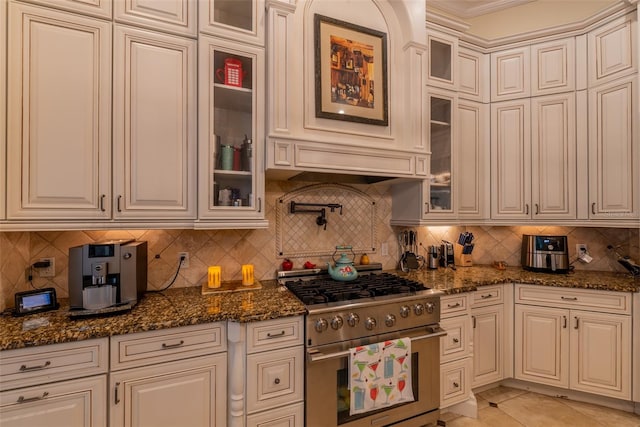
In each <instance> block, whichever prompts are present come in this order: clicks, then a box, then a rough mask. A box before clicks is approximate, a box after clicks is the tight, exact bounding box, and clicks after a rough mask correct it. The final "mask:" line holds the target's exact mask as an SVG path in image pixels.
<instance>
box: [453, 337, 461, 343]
mask: <svg viewBox="0 0 640 427" xmlns="http://www.w3.org/2000/svg"><path fill="white" fill-rule="evenodd" d="M452 341H453V342H454V343H456V344H458V343H459V342H460V340H459V339H458V338H454V339H453V340H452Z"/></svg>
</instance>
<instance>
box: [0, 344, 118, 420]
mask: <svg viewBox="0 0 640 427" xmlns="http://www.w3.org/2000/svg"><path fill="white" fill-rule="evenodd" d="M108 347H109V342H108V340H107V339H106V338H102V339H95V340H86V341H79V342H71V343H64V344H52V345H47V346H41V347H34V348H22V349H17V350H7V351H3V352H2V353H1V355H0V390H2V391H1V392H0V425H2V426H3V427H5V426H8V427H17V426H24V427H34V426H54V427H55V426H60V427H106V425H107V375H106V373H107V370H108V368H109V366H108V361H109V353H108Z"/></svg>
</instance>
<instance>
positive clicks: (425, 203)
mask: <svg viewBox="0 0 640 427" xmlns="http://www.w3.org/2000/svg"><path fill="white" fill-rule="evenodd" d="M424 213H426V214H428V213H429V202H424Z"/></svg>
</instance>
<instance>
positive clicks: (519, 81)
mask: <svg viewBox="0 0 640 427" xmlns="http://www.w3.org/2000/svg"><path fill="white" fill-rule="evenodd" d="M529 56H530V51H529V47H524V48H517V49H511V50H506V51H503V52H495V53H492V54H491V101H492V102H496V101H504V100H507V99H516V98H526V97H528V96H529V94H530V92H531V90H530V84H531V82H530V80H531V78H530V76H531V70H530V58H529Z"/></svg>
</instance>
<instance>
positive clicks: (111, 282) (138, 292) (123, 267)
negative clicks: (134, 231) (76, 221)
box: [69, 240, 147, 316]
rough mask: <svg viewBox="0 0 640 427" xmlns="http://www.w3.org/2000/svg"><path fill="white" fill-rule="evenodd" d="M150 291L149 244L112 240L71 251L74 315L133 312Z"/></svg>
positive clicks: (71, 289)
mask: <svg viewBox="0 0 640 427" xmlns="http://www.w3.org/2000/svg"><path fill="white" fill-rule="evenodd" d="M146 289H147V242H145V241H134V240H112V241H107V242H99V243H90V244H86V245H82V246H75V247H72V248H69V306H70V309H71V316H84V315H92V314H103V313H112V312H119V311H125V310H129V309H131V308H132V307H133V306H134V305H135V304H136V303H137V302H138V300H139V299H140V298H141V297H142V294H143V293H144V291H146Z"/></svg>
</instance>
